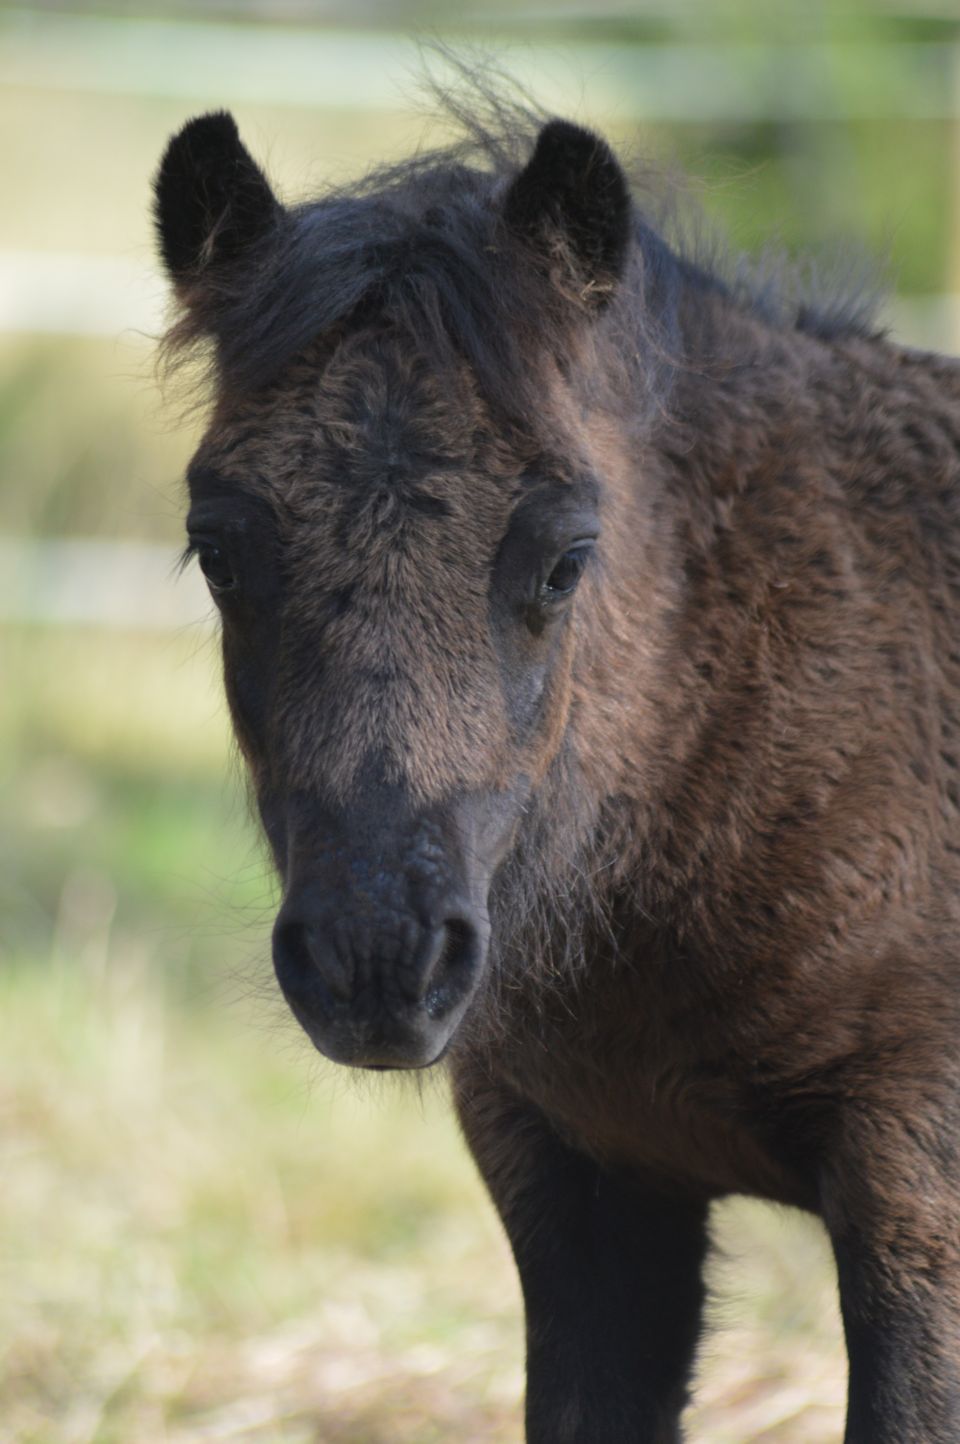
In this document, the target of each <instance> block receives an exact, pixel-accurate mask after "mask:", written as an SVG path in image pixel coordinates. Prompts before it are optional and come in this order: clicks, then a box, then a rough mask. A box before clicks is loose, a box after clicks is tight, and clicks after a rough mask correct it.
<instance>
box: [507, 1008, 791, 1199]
mask: <svg viewBox="0 0 960 1444" xmlns="http://www.w3.org/2000/svg"><path fill="white" fill-rule="evenodd" d="M591 1021H592V1020H590V1019H589V1018H581V1019H580V1020H579V1026H577V1025H576V1023H575V1021H574V1020H573V1019H572V1018H569V1017H568V1018H567V1019H565V1020H564V1021H563V1022H561V1021H559V1020H557V1021H555V1022H553V1023H552V1024H548V1025H544V1023H543V1021H542V1019H541V1020H540V1022H539V1025H538V1027H537V1030H536V1034H535V1036H534V1037H528V1038H527V1041H526V1043H525V1044H524V1045H521V1046H519V1047H517V1046H516V1045H514V1046H512V1047H511V1049H510V1050H509V1051H508V1053H506V1054H505V1055H503V1056H502V1057H501V1060H500V1062H501V1064H505V1065H506V1071H507V1073H508V1075H509V1082H510V1085H511V1086H512V1087H513V1088H514V1089H515V1090H516V1091H517V1092H519V1093H520V1094H522V1095H523V1096H524V1097H526V1098H527V1099H528V1100H529V1101H530V1102H531V1103H533V1104H535V1105H536V1106H537V1107H538V1108H539V1109H540V1110H541V1111H542V1112H543V1113H544V1114H545V1115H546V1117H547V1118H548V1119H549V1120H550V1121H551V1122H552V1123H553V1125H554V1127H555V1128H556V1129H557V1130H558V1132H560V1133H561V1134H562V1135H564V1136H565V1137H566V1138H567V1139H568V1141H569V1142H570V1143H571V1144H573V1145H574V1146H575V1147H577V1148H578V1149H579V1150H581V1151H582V1152H585V1153H588V1154H590V1155H591V1156H593V1157H596V1158H597V1159H598V1160H599V1161H601V1162H603V1163H605V1164H609V1165H611V1166H625V1167H628V1168H632V1169H636V1170H637V1171H639V1172H643V1173H647V1174H650V1175H651V1176H656V1177H658V1178H659V1179H662V1180H663V1181H664V1182H665V1183H666V1184H668V1185H673V1186H676V1187H679V1188H682V1189H691V1190H693V1191H695V1192H697V1193H700V1194H706V1195H708V1196H721V1195H724V1194H728V1193H748V1194H754V1195H757V1196H760V1197H764V1198H770V1199H774V1200H777V1201H779V1202H783V1203H792V1204H796V1205H799V1206H801V1207H809V1206H812V1205H813V1198H812V1189H811V1184H810V1182H809V1181H808V1180H806V1179H805V1178H804V1177H803V1175H802V1171H801V1169H800V1168H799V1167H798V1166H797V1165H795V1164H794V1163H793V1161H792V1160H791V1159H790V1158H789V1157H785V1156H784V1152H783V1150H782V1148H780V1147H779V1146H777V1147H774V1146H773V1145H772V1143H771V1142H770V1141H769V1139H768V1138H767V1137H765V1135H764V1130H763V1129H762V1128H761V1127H760V1126H759V1124H758V1121H757V1119H756V1117H755V1115H754V1112H753V1111H752V1110H751V1109H750V1108H749V1107H748V1106H747V1105H746V1104H745V1102H744V1095H743V1091H742V1088H741V1085H740V1082H739V1080H738V1078H737V1077H736V1075H735V1071H734V1070H733V1069H731V1070H730V1071H729V1072H728V1071H727V1070H726V1069H725V1067H724V1066H723V1064H722V1062H719V1061H711V1062H705V1061H704V1059H703V1058H702V1057H699V1056H697V1054H696V1052H695V1051H694V1049H693V1048H692V1047H691V1046H690V1040H689V1039H687V1038H686V1037H685V1036H684V1035H683V1033H682V1032H680V1033H677V1032H674V1031H673V1030H671V1029H670V1028H669V1027H667V1026H665V1025H663V1024H662V1023H660V1024H658V1023H653V1022H651V1021H650V1020H649V1019H648V1020H638V1019H633V1020H631V1019H630V1018H629V1015H628V1014H626V1013H625V1014H624V1015H623V1016H621V1018H620V1019H619V1021H618V1026H616V1027H613V1026H610V1025H609V1023H608V1025H607V1026H606V1027H604V1028H602V1029H597V1028H596V1027H595V1025H593V1026H592V1025H591Z"/></svg>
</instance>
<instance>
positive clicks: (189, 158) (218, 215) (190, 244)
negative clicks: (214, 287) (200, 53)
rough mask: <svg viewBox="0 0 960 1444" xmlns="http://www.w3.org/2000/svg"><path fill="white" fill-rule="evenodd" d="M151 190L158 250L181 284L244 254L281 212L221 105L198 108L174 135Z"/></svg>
mask: <svg viewBox="0 0 960 1444" xmlns="http://www.w3.org/2000/svg"><path fill="white" fill-rule="evenodd" d="M153 194H154V218H155V221H156V227H157V240H158V243H159V246H160V255H161V257H162V259H163V263H164V265H165V266H166V269H167V273H168V275H169V276H170V279H171V280H172V281H173V283H174V285H176V286H177V287H178V288H183V287H186V286H189V285H191V284H192V283H193V282H197V281H201V280H203V279H204V278H205V277H207V276H209V275H211V274H212V273H214V272H216V271H219V270H220V268H221V267H223V266H228V265H230V263H231V262H233V261H237V260H240V259H241V258H242V257H243V256H244V255H245V254H246V253H248V252H249V251H250V249H251V248H252V247H253V246H255V245H256V243H257V242H258V241H260V240H261V239H263V237H264V236H265V235H267V234H268V233H269V232H270V231H271V230H272V229H273V227H274V226H275V225H276V223H277V221H278V219H279V217H280V215H281V213H282V207H281V205H280V202H279V201H278V200H277V198H276V196H275V195H274V193H273V191H272V190H271V189H270V184H269V182H268V180H267V178H266V176H265V175H264V174H263V171H262V170H261V169H260V167H259V166H258V165H257V163H256V161H255V160H254V159H253V157H252V156H251V154H250V152H249V151H248V150H247V148H246V146H245V145H244V144H243V142H242V141H241V139H240V136H239V133H238V131H237V125H236V121H235V120H234V118H233V116H232V115H230V114H228V112H227V111H223V110H220V111H214V112H212V113H211V114H209V115H200V116H197V118H196V119H195V120H190V121H188V122H187V124H186V125H185V126H184V127H183V129H182V130H180V131H179V132H178V133H177V134H176V135H175V136H174V137H173V139H172V140H171V141H170V144H169V145H168V146H167V149H166V152H165V153H164V157H163V160H162V161H161V162H160V169H159V170H158V171H157V175H156V178H155V180H154V183H153Z"/></svg>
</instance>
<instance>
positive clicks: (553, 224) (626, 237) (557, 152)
mask: <svg viewBox="0 0 960 1444" xmlns="http://www.w3.org/2000/svg"><path fill="white" fill-rule="evenodd" d="M504 219H505V220H506V222H507V225H508V226H509V227H510V229H511V230H512V231H513V232H514V233H515V234H516V235H518V236H520V237H521V238H522V239H523V240H524V241H526V242H527V243H528V244H529V245H531V246H532V247H533V248H534V249H535V250H538V251H540V252H541V254H542V255H543V257H544V258H545V259H547V258H549V257H551V256H555V255H557V253H558V252H559V254H560V256H561V257H562V255H563V254H564V252H565V253H566V256H567V258H568V260H569V261H570V262H572V267H573V270H574V273H575V278H576V280H577V282H578V283H579V285H580V288H581V296H582V299H583V300H584V301H585V302H587V303H588V304H592V305H594V306H596V307H599V306H603V305H605V304H606V301H607V300H608V299H609V297H610V294H611V292H612V290H613V287H614V286H615V284H616V282H617V281H618V280H619V279H620V276H621V275H622V274H623V270H624V266H625V264H626V259H627V250H628V247H629V244H630V232H631V226H632V215H631V201H630V188H629V185H628V183H627V178H626V176H625V175H624V173H623V170H622V168H621V166H620V164H619V162H618V161H617V158H616V156H615V155H614V154H613V151H612V150H611V149H610V147H609V146H608V145H607V143H606V141H605V140H601V138H600V136H598V135H594V134H593V132H592V131H589V130H584V129H583V128H582V127H581V126H579V125H573V124H571V122H570V121H566V120H551V121H548V123H547V124H546V125H545V126H544V127H543V129H542V130H541V132H540V134H539V136H538V137H537V143H536V146H535V147H534V151H533V155H532V156H531V157H530V160H529V161H528V163H527V164H526V166H525V167H524V168H523V170H522V171H521V172H520V174H519V175H518V176H517V177H516V179H515V180H514V181H513V182H512V184H511V186H510V189H509V190H508V191H507V196H506V200H505V202H504Z"/></svg>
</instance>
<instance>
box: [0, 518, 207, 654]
mask: <svg viewBox="0 0 960 1444" xmlns="http://www.w3.org/2000/svg"><path fill="white" fill-rule="evenodd" d="M211 620H212V614H211V606H210V598H209V596H208V595H207V591H206V588H205V587H204V585H203V583H202V581H201V580H200V578H199V576H198V575H197V573H196V572H195V571H194V570H193V569H188V570H185V571H183V572H181V571H180V570H179V568H178V566H177V558H176V556H175V554H174V552H173V550H172V549H171V548H170V547H167V546H162V545H158V544H155V543H150V542H133V541H101V540H99V539H94V538H77V537H71V538H57V539H49V538H47V539H43V538H32V539H31V538H24V537H9V536H0V622H4V621H5V622H43V623H52V624H56V625H59V626H63V625H93V626H98V627H107V628H118V629H122V630H129V631H142V632H143V631H170V630H173V629H176V628H181V627H192V626H208V625H209V624H210V622H211Z"/></svg>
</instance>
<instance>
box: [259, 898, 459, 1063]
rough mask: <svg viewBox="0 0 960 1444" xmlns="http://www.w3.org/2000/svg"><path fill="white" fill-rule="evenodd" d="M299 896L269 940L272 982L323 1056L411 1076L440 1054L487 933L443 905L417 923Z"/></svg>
mask: <svg viewBox="0 0 960 1444" xmlns="http://www.w3.org/2000/svg"><path fill="white" fill-rule="evenodd" d="M338 902H339V903H340V906H341V907H342V900H338V899H337V898H335V897H332V896H325V895H323V894H318V892H317V891H316V890H314V889H309V888H300V889H298V890H297V891H295V892H294V893H292V894H291V895H289V896H288V897H287V899H286V901H285V902H284V905H283V907H282V908H281V910H280V914H279V916H278V918H277V922H276V926H275V928H274V933H273V960H274V968H275V971H276V975H277V979H278V981H279V983H280V986H281V988H282V989H283V993H284V996H285V997H286V999H287V1002H288V1003H289V1004H290V1007H291V1009H292V1011H293V1013H294V1015H295V1016H296V1018H297V1019H298V1021H299V1022H300V1024H301V1025H302V1026H303V1028H304V1029H305V1030H306V1032H307V1033H308V1035H309V1036H310V1038H311V1039H312V1041H313V1042H314V1044H315V1045H316V1047H317V1048H318V1049H319V1050H320V1052H322V1053H324V1054H326V1056H327V1057H329V1058H332V1059H333V1060H334V1061H335V1062H339V1063H348V1064H351V1065H353V1066H356V1067H366V1068H417V1067H425V1066H428V1065H429V1064H430V1063H433V1062H435V1061H436V1060H437V1059H438V1058H439V1056H440V1055H441V1054H442V1053H443V1052H444V1051H445V1049H446V1046H447V1044H448V1043H449V1041H450V1038H451V1037H452V1034H453V1032H454V1030H455V1029H456V1027H457V1025H458V1023H459V1021H460V1019H461V1017H462V1015H463V1012H464V1011H465V1009H466V1006H467V1003H468V1002H469V999H470V996H471V994H472V992H473V990H474V986H475V983H476V979H477V975H478V972H479V968H480V965H481V962H482V960H483V954H484V952H485V946H486V933H487V925H486V921H485V919H484V918H481V917H480V916H479V915H478V914H477V913H476V911H475V909H474V908H472V907H471V906H469V905H465V904H463V903H462V902H459V901H457V900H452V899H451V900H448V901H447V903H446V905H443V904H441V905H440V906H439V907H435V908H434V909H433V910H432V915H430V916H427V917H423V916H417V915H416V914H415V913H413V912H409V913H407V914H405V915H400V916H396V915H394V914H391V915H390V916H388V917H381V918H379V919H371V918H370V917H369V916H364V915H354V916H352V917H351V916H350V915H349V914H348V915H344V914H343V912H342V911H339V910H338V906H337V905H338Z"/></svg>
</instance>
